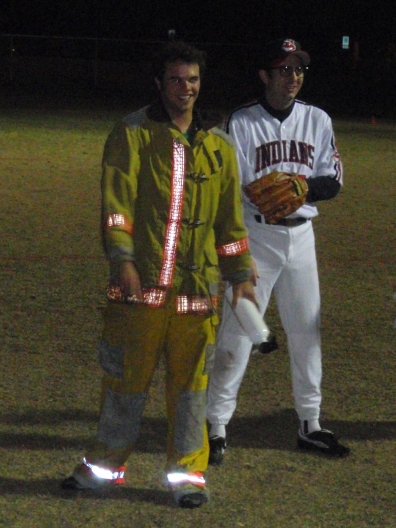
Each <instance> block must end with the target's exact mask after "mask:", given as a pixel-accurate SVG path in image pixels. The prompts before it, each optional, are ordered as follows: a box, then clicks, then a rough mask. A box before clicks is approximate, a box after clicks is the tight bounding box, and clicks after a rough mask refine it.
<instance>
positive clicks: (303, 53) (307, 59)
mask: <svg viewBox="0 0 396 528" xmlns="http://www.w3.org/2000/svg"><path fill="white" fill-rule="evenodd" d="M290 55H297V57H299V58H300V59H301V62H302V63H303V66H308V64H309V63H310V62H311V57H310V56H309V55H308V53H307V52H306V51H301V50H296V51H292V52H291V53H290Z"/></svg>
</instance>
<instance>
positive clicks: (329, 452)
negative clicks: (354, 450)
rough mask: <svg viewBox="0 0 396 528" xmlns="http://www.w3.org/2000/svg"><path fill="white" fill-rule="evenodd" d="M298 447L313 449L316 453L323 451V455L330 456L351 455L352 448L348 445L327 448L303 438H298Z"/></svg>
mask: <svg viewBox="0 0 396 528" xmlns="http://www.w3.org/2000/svg"><path fill="white" fill-rule="evenodd" d="M297 447H298V448H299V449H301V450H302V451H313V452H316V453H322V454H323V455H326V456H329V457H338V458H343V457H346V456H348V455H349V453H350V450H349V448H347V447H344V446H339V447H338V448H336V449H334V448H326V447H321V446H318V445H316V444H314V443H311V442H307V441H306V440H302V439H301V438H298V439H297Z"/></svg>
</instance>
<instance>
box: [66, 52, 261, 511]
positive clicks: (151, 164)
mask: <svg viewBox="0 0 396 528" xmlns="http://www.w3.org/2000/svg"><path fill="white" fill-rule="evenodd" d="M154 67H155V82H156V84H157V87H158V90H159V95H160V97H159V101H158V102H157V103H154V104H152V105H150V106H148V107H145V108H143V109H141V110H139V111H137V112H135V113H132V114H130V115H129V116H127V117H126V118H124V119H123V120H122V122H121V123H120V124H118V125H116V127H115V128H114V130H113V131H112V132H111V134H110V135H109V137H108V139H107V142H106V145H105V149H104V156H103V176H102V221H103V241H104V247H105V251H106V255H107V258H108V260H109V265H110V284H109V289H108V303H107V307H106V309H105V312H104V329H103V334H102V337H101V340H100V342H99V347H98V350H99V361H100V365H101V367H102V369H103V372H104V376H103V385H102V386H103V390H102V397H101V408H100V410H101V413H100V420H99V425H98V432H97V438H96V440H95V445H94V447H93V448H92V449H91V450H89V452H88V453H86V455H85V457H84V459H83V463H82V464H81V465H79V466H78V467H77V468H76V469H75V471H74V473H73V475H72V476H71V477H69V478H67V479H66V480H64V481H63V483H62V486H63V488H65V489H72V490H81V489H86V488H88V489H89V488H97V487H101V486H105V485H114V484H121V483H123V482H124V470H125V466H124V464H125V463H126V460H127V458H128V456H129V455H130V453H131V452H132V449H133V445H134V443H135V441H136V439H137V436H138V434H139V427H140V421H141V417H142V414H143V410H144V405H145V402H146V398H147V393H148V389H149V386H150V382H151V380H152V376H153V373H154V370H155V368H156V365H157V363H158V360H159V358H160V356H161V354H164V357H165V365H166V408H167V417H168V436H167V461H166V468H165V472H166V478H167V485H168V487H169V489H170V491H171V492H172V494H173V496H174V499H175V500H176V502H177V504H178V505H179V506H180V507H183V508H195V507H198V506H201V505H202V504H203V503H205V502H207V500H208V488H207V484H206V481H205V471H206V469H207V465H208V456H209V445H208V438H207V431H206V422H205V406H206V389H207V383H208V373H209V370H210V366H211V363H212V360H213V352H214V342H215V327H216V325H217V322H218V321H217V313H216V304H217V294H218V281H219V270H220V273H221V277H222V278H223V279H224V280H227V281H229V282H230V283H231V284H232V285H233V290H234V304H235V303H236V301H237V299H238V298H239V297H241V296H243V297H247V298H250V299H251V300H253V301H255V298H254V293H253V285H252V283H251V282H250V280H249V278H250V253H249V250H248V245H247V234H246V231H245V227H244V225H243V221H242V207H241V198H240V184H239V180H238V169H237V164H236V158H235V154H234V149H233V146H232V144H231V142H230V139H229V137H228V136H226V135H225V134H224V133H223V132H222V131H221V130H220V129H218V128H217V127H214V126H213V123H212V124H210V123H207V122H205V121H204V120H203V119H202V117H201V116H200V114H199V113H198V111H196V110H195V109H194V103H195V101H196V99H197V97H198V93H199V89H200V82H201V75H202V73H203V69H204V67H205V56H204V54H203V53H202V52H201V51H199V50H197V49H195V48H194V47H192V46H190V45H188V44H185V43H182V42H170V43H168V44H167V45H166V46H165V47H164V48H163V49H162V50H161V52H159V53H158V54H157V56H156V59H155V61H154Z"/></svg>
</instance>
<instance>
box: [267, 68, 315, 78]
mask: <svg viewBox="0 0 396 528" xmlns="http://www.w3.org/2000/svg"><path fill="white" fill-rule="evenodd" d="M270 70H278V71H279V75H280V76H281V77H291V75H292V73H293V72H294V73H295V74H296V75H297V77H301V75H304V73H305V72H306V71H307V70H308V66H280V67H279V68H270Z"/></svg>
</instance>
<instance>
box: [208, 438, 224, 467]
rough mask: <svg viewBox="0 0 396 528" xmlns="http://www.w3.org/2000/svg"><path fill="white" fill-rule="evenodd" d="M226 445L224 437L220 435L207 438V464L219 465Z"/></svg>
mask: <svg viewBox="0 0 396 528" xmlns="http://www.w3.org/2000/svg"><path fill="white" fill-rule="evenodd" d="M226 447H227V442H226V439H225V438H223V437H222V436H212V437H211V438H209V448H210V452H209V464H210V465H211V466H220V464H221V463H222V462H223V458H224V450H225V448H226Z"/></svg>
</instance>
